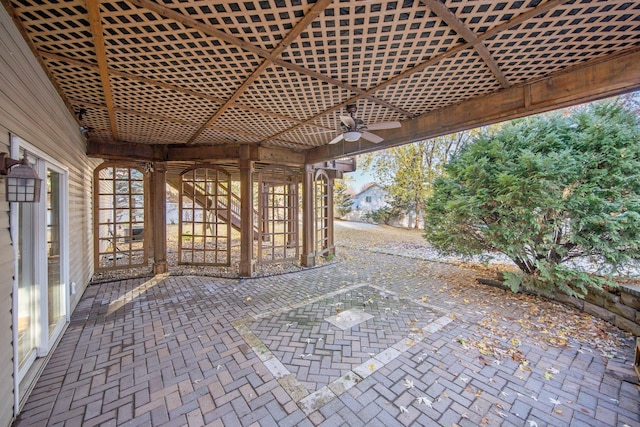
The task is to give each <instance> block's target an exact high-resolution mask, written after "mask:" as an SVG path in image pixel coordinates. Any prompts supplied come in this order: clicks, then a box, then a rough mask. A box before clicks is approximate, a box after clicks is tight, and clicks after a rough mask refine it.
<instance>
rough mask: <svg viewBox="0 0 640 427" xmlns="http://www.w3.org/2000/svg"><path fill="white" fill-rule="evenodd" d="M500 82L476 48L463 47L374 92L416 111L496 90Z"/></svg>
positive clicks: (428, 109)
mask: <svg viewBox="0 0 640 427" xmlns="http://www.w3.org/2000/svg"><path fill="white" fill-rule="evenodd" d="M499 86H500V83H499V82H498V80H496V77H495V76H494V75H493V74H492V73H491V70H490V69H489V68H488V67H487V65H486V64H485V63H484V62H483V61H482V60H481V59H480V57H479V56H478V54H477V52H476V51H475V50H473V49H466V50H463V51H461V52H459V53H458V54H457V55H455V56H452V57H447V58H444V59H443V60H442V61H440V62H438V63H436V64H435V65H434V66H432V67H427V68H426V69H424V70H423V71H422V72H419V73H414V74H412V75H411V76H410V77H408V78H406V79H403V80H400V81H399V82H398V83H395V84H391V85H389V86H387V87H385V88H383V89H381V90H379V91H378V92H376V94H375V95H376V96H377V97H379V98H381V99H384V100H386V101H388V102H391V103H398V102H402V103H403V106H404V107H405V108H406V109H407V110H409V111H411V112H412V113H413V114H416V115H419V114H423V113H426V112H428V111H433V110H435V109H437V108H441V107H445V106H447V105H451V104H454V103H457V102H460V101H463V100H465V99H468V98H472V97H475V96H480V95H483V94H486V93H489V92H492V91H495V90H497V89H498V88H499Z"/></svg>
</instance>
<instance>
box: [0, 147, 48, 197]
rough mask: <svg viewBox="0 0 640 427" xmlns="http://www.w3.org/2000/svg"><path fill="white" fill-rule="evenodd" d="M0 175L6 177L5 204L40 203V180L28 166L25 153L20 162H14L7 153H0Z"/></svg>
mask: <svg viewBox="0 0 640 427" xmlns="http://www.w3.org/2000/svg"><path fill="white" fill-rule="evenodd" d="M12 168H13V169H12ZM0 175H6V176H5V178H4V180H5V183H6V184H5V185H6V195H7V202H39V201H40V185H42V180H41V179H40V178H39V177H38V174H37V173H36V171H34V170H33V168H32V167H31V166H29V160H27V153H26V152H25V154H24V157H23V158H22V160H14V159H11V158H9V155H8V154H7V153H0Z"/></svg>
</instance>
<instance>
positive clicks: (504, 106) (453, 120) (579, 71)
mask: <svg viewBox="0 0 640 427" xmlns="http://www.w3.org/2000/svg"><path fill="white" fill-rule="evenodd" d="M638 88H640V49H639V48H635V49H632V50H630V51H627V52H625V53H623V54H619V55H616V56H614V57H611V58H608V59H605V60H601V61H597V62H591V63H589V64H586V65H584V66H581V67H576V68H573V69H571V70H568V71H566V72H563V73H559V74H555V75H552V76H549V77H546V78H543V79H540V80H537V81H534V82H530V83H526V84H523V85H518V86H513V87H511V88H508V89H503V90H500V91H498V92H495V93H492V94H489V95H486V96H482V97H478V98H472V99H469V100H467V101H464V102H461V103H459V104H454V105H451V106H448V107H446V108H442V109H439V110H435V111H432V112H429V113H426V114H424V115H421V116H419V117H416V118H415V119H412V120H404V121H403V122H402V127H401V128H400V129H394V130H387V131H376V134H378V135H380V136H381V137H383V138H384V139H385V140H384V141H383V142H382V143H380V144H373V143H370V142H367V141H364V140H362V139H360V140H359V141H356V142H346V141H342V142H339V143H338V144H334V145H325V146H322V147H318V148H315V149H313V150H310V151H308V152H307V158H306V163H307V164H314V163H318V162H322V161H327V160H332V159H338V158H342V157H348V156H353V155H358V154H364V153H369V152H373V151H378V150H383V149H385V148H390V147H395V146H398V145H402V144H407V143H410V142H415V141H420V140H424V139H429V138H434V137H437V136H441V135H447V134H450V133H453V132H457V131H461V130H465V129H472V128H475V127H479V126H484V125H488V124H492V123H498V122H501V121H505V120H511V119H515V118H518V117H524V116H528V115H532V114H537V113H542V112H545V111H550V110H554V109H557V108H563V107H568V106H571V105H576V104H580V103H584V102H590V101H595V100H598V99H602V98H606V97H609V96H615V95H619V94H622V93H626V92H630V91H632V90H635V89H638Z"/></svg>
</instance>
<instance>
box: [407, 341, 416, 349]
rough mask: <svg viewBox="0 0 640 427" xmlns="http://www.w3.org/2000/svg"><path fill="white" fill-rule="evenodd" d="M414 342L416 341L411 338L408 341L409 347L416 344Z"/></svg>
mask: <svg viewBox="0 0 640 427" xmlns="http://www.w3.org/2000/svg"><path fill="white" fill-rule="evenodd" d="M414 344H415V342H413V340H409V341H407V345H408V346H409V347H411V346H412V345H414Z"/></svg>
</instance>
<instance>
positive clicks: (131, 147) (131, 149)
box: [87, 140, 162, 161]
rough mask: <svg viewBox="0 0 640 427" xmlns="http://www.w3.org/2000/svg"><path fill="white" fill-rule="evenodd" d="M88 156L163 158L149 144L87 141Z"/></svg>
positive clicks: (136, 158) (129, 158)
mask: <svg viewBox="0 0 640 427" xmlns="http://www.w3.org/2000/svg"><path fill="white" fill-rule="evenodd" d="M87 156H89V157H97V158H101V159H110V160H146V161H152V160H162V158H161V157H162V155H161V154H160V153H159V150H158V149H157V148H154V146H153V145H149V144H137V143H120V142H96V141H91V140H88V141H87Z"/></svg>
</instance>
